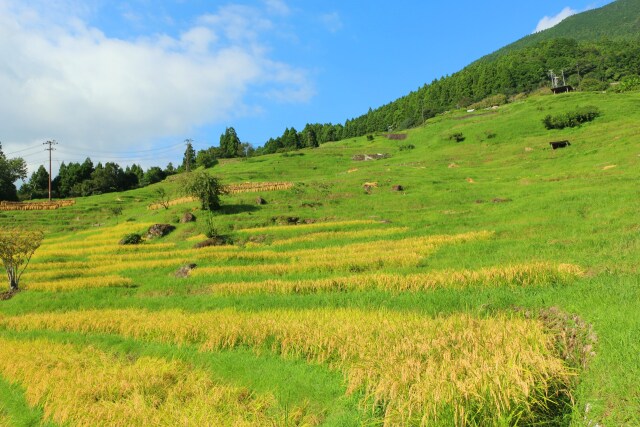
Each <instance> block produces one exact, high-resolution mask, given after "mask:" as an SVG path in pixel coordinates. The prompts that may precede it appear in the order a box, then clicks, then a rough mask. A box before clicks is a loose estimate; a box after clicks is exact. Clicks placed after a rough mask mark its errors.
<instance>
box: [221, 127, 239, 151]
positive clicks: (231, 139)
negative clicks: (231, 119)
mask: <svg viewBox="0 0 640 427" xmlns="http://www.w3.org/2000/svg"><path fill="white" fill-rule="evenodd" d="M240 155H242V147H241V142H240V138H239V137H238V134H237V133H236V130H235V129H234V128H233V127H228V128H226V130H225V131H224V133H223V134H222V135H220V157H221V158H224V159H229V158H232V157H239V156H240Z"/></svg>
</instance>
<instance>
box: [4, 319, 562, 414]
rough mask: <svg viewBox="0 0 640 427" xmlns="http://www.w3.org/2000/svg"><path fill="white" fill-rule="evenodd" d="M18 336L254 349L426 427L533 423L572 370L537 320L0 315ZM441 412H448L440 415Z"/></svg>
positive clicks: (371, 407)
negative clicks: (336, 373) (304, 366)
mask: <svg viewBox="0 0 640 427" xmlns="http://www.w3.org/2000/svg"><path fill="white" fill-rule="evenodd" d="M0 325H2V326H4V327H5V328H9V329H15V330H38V329H50V330H57V331H73V332H79V333H110V334H118V335H122V336H125V337H128V338H133V339H138V340H145V341H160V342H166V343H172V344H177V345H181V344H196V345H200V348H201V349H202V350H204V351H218V350H221V349H229V348H236V347H240V346H249V347H252V348H254V349H256V351H262V350H263V349H268V350H271V351H274V352H276V353H279V354H281V355H282V356H283V357H293V358H303V359H306V360H307V361H309V362H313V363H324V364H327V365H328V366H329V367H330V368H331V369H336V370H340V371H342V372H343V373H344V375H345V379H346V381H347V384H348V392H349V393H351V392H354V391H356V390H363V391H364V393H365V398H364V399H363V404H364V405H365V407H366V408H368V409H369V410H371V411H372V412H374V411H376V408H383V414H382V416H383V418H384V422H385V425H389V426H392V425H414V424H423V425H428V424H429V423H430V422H432V421H437V420H439V417H441V416H442V414H443V413H444V412H447V413H452V414H453V415H452V416H453V417H454V420H453V421H454V422H455V424H457V425H464V424H465V423H466V422H467V421H468V420H469V419H468V417H470V416H471V415H469V414H474V413H476V412H478V411H482V412H483V414H484V415H485V418H483V420H484V421H486V422H487V423H489V424H491V423H497V422H499V420H500V419H503V418H504V417H508V416H509V415H514V414H519V415H520V416H521V417H522V418H520V419H521V421H523V422H527V420H528V421H531V420H535V416H536V414H535V413H534V412H533V409H532V408H534V407H535V404H534V403H535V402H544V401H545V399H550V398H552V396H553V395H554V392H555V391H556V389H557V388H560V389H564V387H565V386H566V384H567V383H568V382H569V380H570V378H571V376H572V372H571V371H570V370H569V369H568V368H567V366H566V365H565V364H564V363H563V361H562V360H560V359H559V358H557V357H556V356H555V355H554V354H553V351H552V348H553V337H552V336H551V335H550V334H548V333H547V332H546V331H545V329H544V326H543V325H542V323H541V322H540V321H538V320H531V319H524V318H520V317H511V316H508V315H497V316H495V317H492V318H486V319H478V318H474V317H471V316H469V315H467V314H454V315H450V316H447V317H438V318H427V317H422V316H420V315H418V314H413V313H397V312H391V311H362V310H355V309H337V310H334V309H318V310H298V311H296V310H269V311H260V312H255V313H251V312H241V311H237V310H233V309H225V310H218V311H211V312H206V313H198V314H192V313H185V312H182V311H178V310H170V311H155V312H154V311H146V310H135V309H129V310H91V311H76V312H67V313H42V314H27V315H22V316H16V317H8V316H0ZM443 411H444V412H443Z"/></svg>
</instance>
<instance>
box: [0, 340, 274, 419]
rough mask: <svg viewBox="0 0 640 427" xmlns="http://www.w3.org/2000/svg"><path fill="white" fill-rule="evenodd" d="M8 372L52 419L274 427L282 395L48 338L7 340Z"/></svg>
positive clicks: (184, 367)
mask: <svg viewBox="0 0 640 427" xmlns="http://www.w3.org/2000/svg"><path fill="white" fill-rule="evenodd" d="M0 374H2V376H3V377H4V378H6V379H8V380H9V381H11V382H16V383H20V384H21V385H22V386H23V387H24V389H25V391H26V398H27V401H28V403H29V404H30V405H32V406H37V405H42V407H43V410H44V417H45V419H48V420H52V421H54V422H55V423H57V424H60V425H74V426H113V425H120V426H145V425H210V424H211V420H216V425H222V426H247V427H249V426H273V425H275V424H276V419H275V418H273V415H272V414H273V412H274V411H273V410H274V407H275V403H276V402H275V399H274V397H273V396H272V395H256V394H254V393H252V392H251V391H250V390H247V389H244V388H240V387H235V386H230V385H226V384H221V383H218V382H215V381H214V380H212V378H211V377H210V376H209V375H208V374H207V372H206V371H203V370H201V369H196V368H194V367H193V366H190V365H189V364H187V363H184V362H180V361H176V360H171V361H168V360H164V359H159V358H153V357H140V358H136V359H133V360H132V359H131V358H130V357H128V358H123V357H117V356H114V355H111V354H108V353H104V352H102V351H99V350H97V349H95V348H93V347H90V346H89V347H84V348H80V347H77V346H74V345H70V344H59V343H55V342H50V341H46V340H42V339H38V340H33V341H26V340H25V341H21V340H12V339H3V338H0Z"/></svg>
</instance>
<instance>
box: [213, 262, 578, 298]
mask: <svg viewBox="0 0 640 427" xmlns="http://www.w3.org/2000/svg"><path fill="white" fill-rule="evenodd" d="M583 274H584V272H583V270H582V269H581V268H580V267H578V266H576V265H572V264H559V265H553V264H550V263H533V264H520V265H513V266H509V267H492V268H484V269H481V270H476V271H473V270H445V271H433V272H429V273H424V274H409V275H399V274H368V275H356V276H346V277H332V278H327V279H309V280H277V279H271V280H265V281H260V282H231V283H218V284H215V285H211V287H210V288H209V289H210V291H211V292H214V293H225V294H249V293H259V292H264V293H308V292H320V291H325V292H328V291H340V292H342V291H358V290H367V289H378V290H383V291H392V292H405V291H424V290H428V289H436V288H445V287H446V288H462V287H467V286H505V285H506V286H542V285H548V284H549V283H558V282H559V283H562V282H564V281H566V280H568V279H571V278H575V277H580V276H582V275H583Z"/></svg>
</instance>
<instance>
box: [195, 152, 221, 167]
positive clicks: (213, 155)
mask: <svg viewBox="0 0 640 427" xmlns="http://www.w3.org/2000/svg"><path fill="white" fill-rule="evenodd" d="M218 157H220V150H219V149H218V148H216V147H209V148H207V149H206V150H200V151H198V154H197V156H196V166H197V167H201V168H204V169H208V168H211V167H213V166H215V165H217V164H218Z"/></svg>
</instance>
